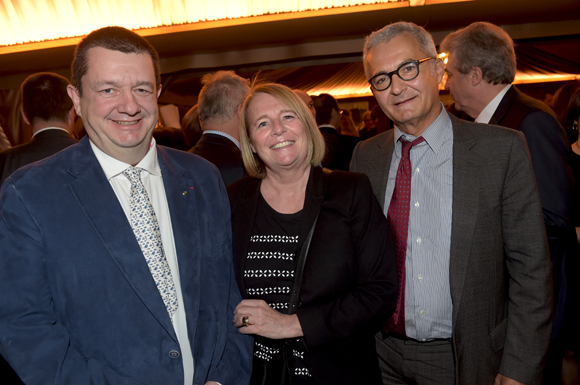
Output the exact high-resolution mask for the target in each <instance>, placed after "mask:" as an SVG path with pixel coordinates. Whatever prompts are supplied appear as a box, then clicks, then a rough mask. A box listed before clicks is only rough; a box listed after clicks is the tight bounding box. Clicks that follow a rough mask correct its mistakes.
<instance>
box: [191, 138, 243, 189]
mask: <svg viewBox="0 0 580 385" xmlns="http://www.w3.org/2000/svg"><path fill="white" fill-rule="evenodd" d="M189 152H192V153H194V154H195V155H199V156H201V157H202V158H204V159H206V160H209V161H210V162H211V163H213V164H215V165H216V167H217V168H218V170H220V174H221V175H222V178H223V180H224V184H225V185H226V186H227V185H229V184H232V183H234V182H235V181H237V180H239V179H242V178H243V177H244V175H245V174H246V170H245V168H244V162H243V161H242V153H241V151H240V149H239V148H238V146H236V144H235V143H234V142H232V141H231V140H229V139H228V138H226V137H225V136H221V135H216V134H205V133H204V134H203V135H202V136H201V138H200V139H199V141H198V142H197V144H196V145H195V146H193V147H192V148H191V150H189Z"/></svg>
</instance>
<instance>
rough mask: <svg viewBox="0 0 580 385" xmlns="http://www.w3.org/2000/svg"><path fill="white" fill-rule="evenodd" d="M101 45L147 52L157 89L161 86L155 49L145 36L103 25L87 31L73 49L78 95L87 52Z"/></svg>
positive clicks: (133, 51)
mask: <svg viewBox="0 0 580 385" xmlns="http://www.w3.org/2000/svg"><path fill="white" fill-rule="evenodd" d="M95 47H101V48H105V49H108V50H111V51H119V52H123V53H127V54H129V53H137V54H141V53H147V54H149V56H151V61H152V62H153V69H154V71H155V82H156V83H157V84H156V86H157V89H159V87H160V86H161V64H160V63H159V55H158V54H157V51H156V50H155V48H153V46H152V45H151V44H149V42H148V41H147V40H145V38H143V37H142V36H139V35H138V34H136V33H135V32H133V31H130V30H128V29H126V28H123V27H105V28H101V29H97V30H96V31H93V32H91V33H89V34H88V35H87V36H86V37H85V38H84V39H83V40H81V42H80V43H79V44H78V45H77V47H76V49H75V55H74V59H73V62H72V66H71V72H72V82H73V85H74V86H75V88H76V89H77V91H78V93H79V96H82V93H83V85H82V78H83V76H85V74H86V73H87V71H88V66H89V63H88V52H89V50H90V49H91V48H95Z"/></svg>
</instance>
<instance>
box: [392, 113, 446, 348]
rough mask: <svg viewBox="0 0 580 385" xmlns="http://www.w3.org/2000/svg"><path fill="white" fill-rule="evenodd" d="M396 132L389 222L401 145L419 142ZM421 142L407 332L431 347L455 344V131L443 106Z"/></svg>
mask: <svg viewBox="0 0 580 385" xmlns="http://www.w3.org/2000/svg"><path fill="white" fill-rule="evenodd" d="M393 131H394V135H395V149H394V151H393V156H392V158H391V167H390V169H389V177H388V182H387V189H386V192H385V204H384V213H385V215H387V216H388V209H389V205H390V203H391V198H392V195H393V191H394V190H395V181H396V179H397V178H396V177H397V169H398V167H399V163H400V160H401V148H402V145H401V140H408V141H413V140H415V139H416V137H414V136H411V135H405V134H403V132H401V131H400V130H399V128H398V127H396V126H395V129H394V130H393ZM421 136H422V137H423V138H424V139H425V141H424V142H422V143H419V144H417V145H415V146H414V147H413V148H412V149H411V152H410V160H411V169H412V174H411V200H410V202H409V203H410V209H409V230H408V234H407V254H406V259H405V332H406V334H407V336H408V337H409V338H413V339H416V340H419V341H428V340H432V339H435V338H451V333H452V322H451V321H452V312H453V305H452V302H451V289H450V285H449V260H450V252H451V214H452V204H453V127H452V124H451V119H450V118H449V115H448V114H447V112H446V111H445V109H444V108H443V106H441V113H440V114H439V117H438V118H437V119H436V120H435V121H434V122H433V123H431V125H430V126H429V127H427V129H425V131H423V133H422V134H421ZM401 137H404V139H403V138H401Z"/></svg>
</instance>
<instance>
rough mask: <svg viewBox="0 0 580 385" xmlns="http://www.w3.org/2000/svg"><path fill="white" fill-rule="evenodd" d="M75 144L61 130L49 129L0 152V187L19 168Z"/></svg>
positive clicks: (73, 140) (73, 139)
mask: <svg viewBox="0 0 580 385" xmlns="http://www.w3.org/2000/svg"><path fill="white" fill-rule="evenodd" d="M77 142H78V140H76V139H75V138H73V137H72V136H70V135H69V134H68V133H67V132H65V131H63V130H59V129H49V130H45V131H42V132H39V133H38V134H36V135H34V136H33V137H32V139H30V142H28V143H25V144H21V145H20V146H16V147H12V148H10V149H8V150H4V151H2V152H0V185H2V183H4V180H5V179H6V178H8V177H9V176H10V174H12V173H13V172H14V171H16V170H17V169H19V168H20V167H22V166H25V165H27V164H30V163H32V162H36V161H37V160H41V159H44V158H48V157H49V156H51V155H54V154H56V153H57V152H59V151H60V150H63V149H65V148H67V147H68V146H70V145H71V144H75V143H77Z"/></svg>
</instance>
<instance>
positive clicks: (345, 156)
mask: <svg viewBox="0 0 580 385" xmlns="http://www.w3.org/2000/svg"><path fill="white" fill-rule="evenodd" d="M314 108H315V109H316V123H317V124H318V129H319V130H320V132H321V133H322V136H323V137H324V142H325V143H326V152H325V154H324V159H323V160H322V165H323V166H324V167H326V168H329V169H331V170H345V171H348V165H349V163H350V158H351V157H352V151H353V150H354V147H355V146H356V144H357V143H358V142H360V139H359V138H356V137H353V136H348V135H342V134H341V133H340V132H339V131H338V130H340V108H338V102H337V101H336V99H335V98H334V97H332V95H329V94H320V95H318V96H317V97H316V98H315V99H314Z"/></svg>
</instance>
